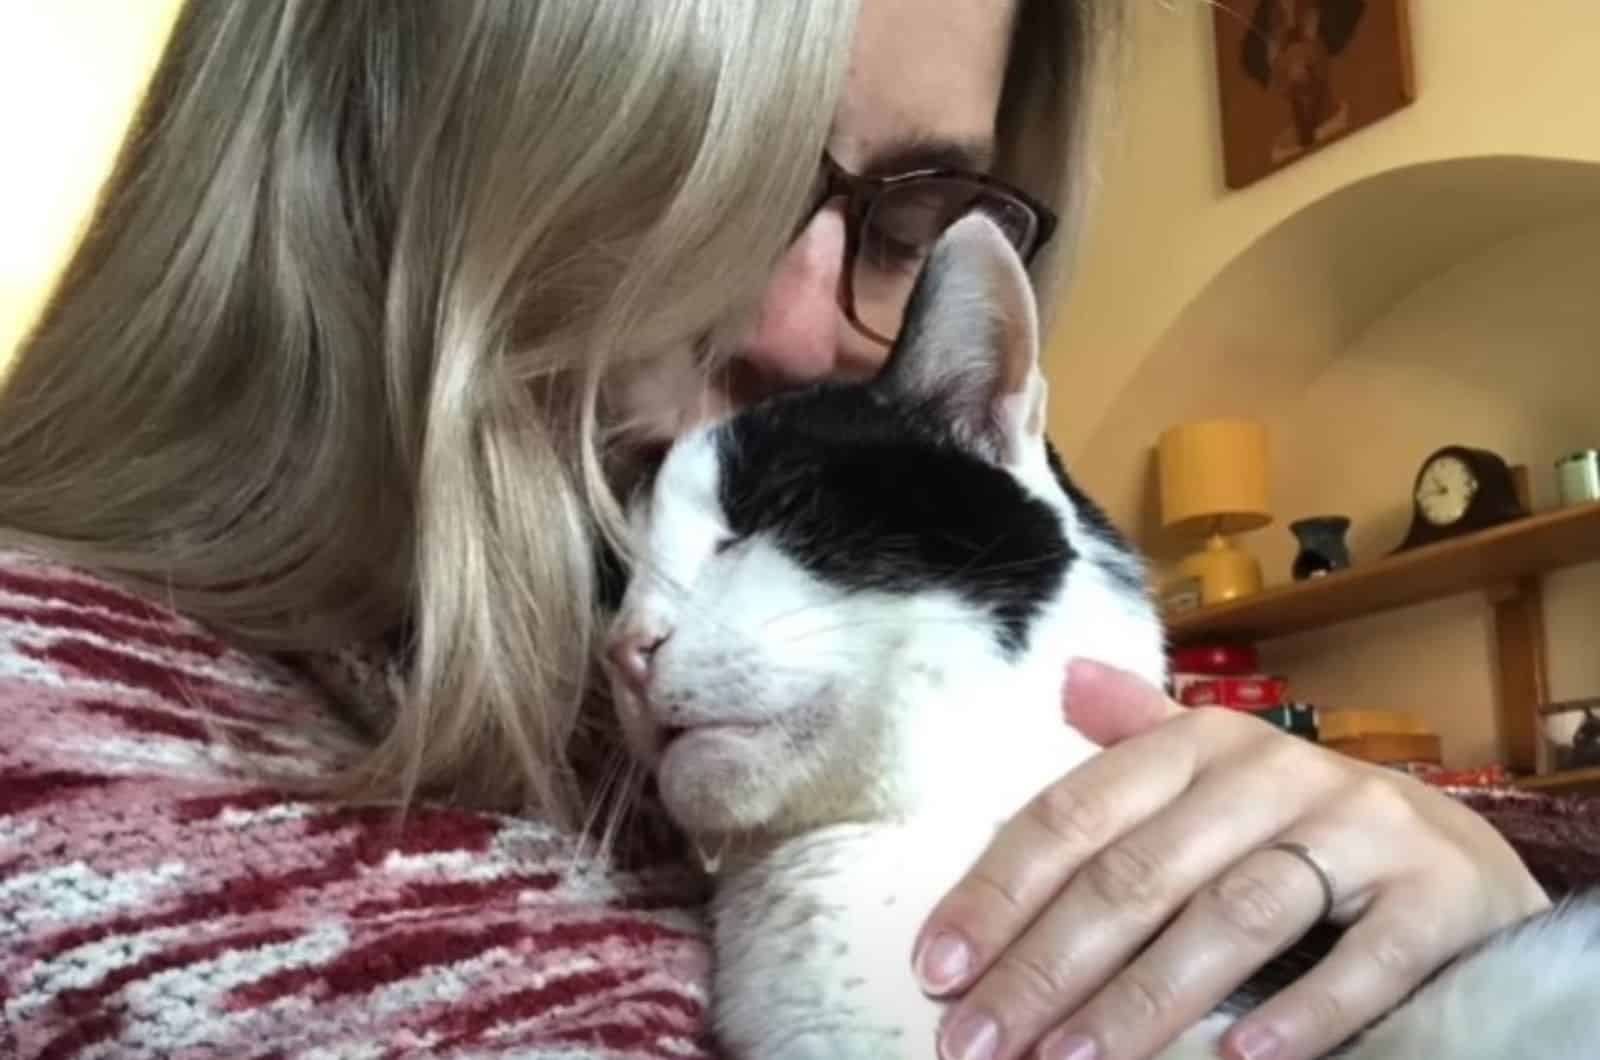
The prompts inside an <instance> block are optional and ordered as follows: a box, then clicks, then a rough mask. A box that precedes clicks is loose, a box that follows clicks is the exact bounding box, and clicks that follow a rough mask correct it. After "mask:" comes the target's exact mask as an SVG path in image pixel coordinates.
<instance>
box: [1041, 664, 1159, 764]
mask: <svg viewBox="0 0 1600 1060" xmlns="http://www.w3.org/2000/svg"><path fill="white" fill-rule="evenodd" d="M1062 705H1063V709H1064V711H1065V713H1066V716H1067V722H1068V723H1069V724H1070V725H1072V727H1073V728H1075V729H1077V730H1078V731H1079V732H1081V733H1082V734H1083V735H1084V736H1085V737H1086V738H1087V739H1088V740H1089V741H1090V742H1092V743H1095V744H1098V745H1099V746H1101V747H1109V746H1111V745H1112V744H1116V743H1121V742H1122V741H1124V740H1127V739H1130V738H1131V737H1134V736H1138V735H1139V734H1140V733H1142V732H1148V731H1149V730H1151V729H1153V728H1155V727H1156V726H1157V725H1160V724H1161V723H1162V722H1164V721H1166V720H1167V719H1169V718H1173V717H1176V716H1177V715H1179V714H1181V713H1183V708H1182V707H1180V706H1179V705H1178V704H1176V703H1174V702H1173V701H1172V700H1170V699H1168V698H1167V697H1166V696H1165V695H1163V694H1162V692H1161V690H1160V689H1159V688H1156V687H1155V686H1154V685H1151V684H1149V683H1148V682H1146V681H1140V680H1138V679H1137V678H1135V677H1133V676H1132V675H1130V674H1128V673H1125V672H1124V671H1122V670H1117V669H1115V668H1113V667H1110V666H1106V665H1105V664H1104V663H1097V662H1093V661H1091V660H1089V659H1076V660H1074V661H1073V662H1072V664H1071V665H1070V666H1068V667H1067V682H1066V685H1065V686H1064V688H1063V691H1062Z"/></svg>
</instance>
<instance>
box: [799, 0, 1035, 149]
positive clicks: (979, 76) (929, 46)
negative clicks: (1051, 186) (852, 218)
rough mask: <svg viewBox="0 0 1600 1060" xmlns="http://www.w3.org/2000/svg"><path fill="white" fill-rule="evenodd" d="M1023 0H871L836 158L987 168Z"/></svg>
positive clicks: (836, 137) (843, 107) (865, 6)
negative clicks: (1013, 30) (1015, 23)
mask: <svg viewBox="0 0 1600 1060" xmlns="http://www.w3.org/2000/svg"><path fill="white" fill-rule="evenodd" d="M1017 2H1018V0H862V3H861V14H860V17H859V19H858V21H857V24H856V33H855V39H854V43H853V46H852V51H851V60H850V68H849V74H848V78H847V80H846V83H845V88H844V93H843V96H842V98H841V100H840V104H839V110H838V112H837V113H836V114H835V116H834V123H833V130H832V134H831V137H830V140H829V145H828V146H829V150H830V151H831V152H832V154H833V156H834V158H836V159H837V160H838V161H839V163H840V164H841V165H843V166H844V167H845V168H847V169H850V170H853V171H855V172H868V171H884V170H888V169H901V170H904V169H909V168H918V167H919V166H921V165H926V164H929V163H931V162H939V163H951V162H956V163H959V164H963V165H964V166H966V167H968V168H978V169H982V168H987V164H988V159H989V156H990V155H992V153H993V142H994V129H995V116H996V111H997V110H998V108H999V104H1000V91H1001V86H1002V85H1003V84H1004V81H1005V67H1006V59H1007V54H1008V51H1009V45H1010V40H1011V25H1012V21H1013V18H1014V16H1015V12H1016V6H1017ZM919 156H925V157H919Z"/></svg>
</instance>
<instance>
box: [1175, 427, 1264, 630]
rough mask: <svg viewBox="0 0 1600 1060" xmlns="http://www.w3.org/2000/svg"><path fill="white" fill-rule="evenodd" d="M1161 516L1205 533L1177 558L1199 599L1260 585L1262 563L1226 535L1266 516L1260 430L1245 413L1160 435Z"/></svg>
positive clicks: (1231, 596)
mask: <svg viewBox="0 0 1600 1060" xmlns="http://www.w3.org/2000/svg"><path fill="white" fill-rule="evenodd" d="M1158 456H1159V468H1160V471H1159V473H1160V477H1161V522H1162V525H1163V526H1165V527H1166V528H1167V529H1169V530H1175V531H1177V532H1178V533H1183V534H1205V535H1206V542H1205V545H1204V547H1202V548H1200V549H1199V550H1197V551H1195V552H1192V553H1190V554H1189V555H1188V556H1185V557H1184V559H1183V560H1182V561H1181V562H1180V563H1179V564H1178V575H1179V577H1181V578H1192V579H1194V580H1196V581H1197V582H1199V585H1200V602H1201V603H1202V604H1218V603H1224V602H1226V601H1228V600H1236V599H1239V598H1240V597H1245V596H1249V595H1251V594H1252V593H1257V592H1260V591H1261V564H1260V563H1259V562H1258V561H1257V560H1256V558H1255V557H1254V556H1252V555H1250V554H1249V553H1248V552H1244V551H1241V550H1240V549H1238V548H1235V547H1234V545H1233V543H1232V542H1231V541H1229V540H1228V536H1229V535H1231V534H1241V533H1245V532H1247V531H1250V530H1258V529H1260V528H1261V527H1263V526H1266V525H1267V524H1269V523H1271V522H1272V513H1271V511H1270V510H1269V509H1268V507H1267V429H1266V426H1265V425H1264V424H1261V423H1257V422H1255V421H1253V420H1244V419H1212V420H1202V421H1200V422H1196V423H1185V424H1180V425H1178V426H1176V427H1172V428H1170V429H1169V430H1167V431H1166V432H1165V433H1163V434H1162V435H1161V442H1160V446H1159V449H1158Z"/></svg>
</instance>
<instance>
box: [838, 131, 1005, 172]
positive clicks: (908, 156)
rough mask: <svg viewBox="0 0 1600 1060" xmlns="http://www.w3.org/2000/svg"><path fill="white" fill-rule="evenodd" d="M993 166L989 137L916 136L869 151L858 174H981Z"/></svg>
mask: <svg viewBox="0 0 1600 1060" xmlns="http://www.w3.org/2000/svg"><path fill="white" fill-rule="evenodd" d="M993 164H994V139H993V137H973V138H970V139H966V138H955V137H945V136H934V135H930V134H918V135H913V136H908V137H906V138H904V139H900V140H893V141H890V142H888V143H885V144H881V145H879V146H877V147H875V148H873V149H872V150H871V151H869V152H868V153H867V156H866V160H865V162H864V164H863V165H862V168H861V174H862V176H869V177H891V176H894V175H896V174H898V173H909V172H911V171H912V170H917V169H965V170H971V171H973V172H978V173H984V172H987V171H988V169H989V167H990V166H991V165H993Z"/></svg>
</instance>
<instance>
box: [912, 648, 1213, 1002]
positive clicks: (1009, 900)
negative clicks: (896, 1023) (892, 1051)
mask: <svg viewBox="0 0 1600 1060" xmlns="http://www.w3.org/2000/svg"><path fill="white" fill-rule="evenodd" d="M1066 707H1067V711H1068V714H1069V718H1070V720H1071V722H1072V723H1073V724H1074V725H1078V726H1080V727H1081V728H1083V729H1084V731H1085V733H1086V735H1088V737H1089V738H1090V739H1091V740H1095V741H1096V742H1103V743H1112V742H1120V741H1123V740H1130V739H1132V738H1133V737H1134V736H1135V735H1136V734H1138V733H1143V732H1146V731H1147V730H1150V731H1149V732H1148V738H1147V740H1146V741H1145V742H1146V743H1147V744H1148V745H1150V746H1151V749H1152V752H1153V753H1154V754H1156V755H1159V756H1160V760H1161V761H1163V762H1164V763H1165V766H1166V767H1165V768H1163V769H1162V770H1160V771H1159V773H1154V772H1150V771H1144V772H1143V773H1142V774H1141V775H1140V776H1139V780H1138V782H1137V783H1134V782H1133V780H1132V777H1131V776H1130V773H1137V772H1138V771H1136V770H1130V768H1129V762H1128V761H1125V758H1130V757H1131V756H1132V755H1136V754H1138V753H1139V752H1138V750H1134V751H1133V752H1131V753H1130V752H1123V753H1121V754H1115V755H1112V754H1111V753H1110V752H1107V753H1102V754H1100V755H1097V756H1096V757H1095V758H1093V759H1091V760H1090V761H1089V762H1088V763H1086V764H1084V765H1083V766H1080V767H1079V768H1078V769H1077V770H1075V771H1073V772H1072V773H1070V774H1068V776H1067V777H1066V778H1065V779H1063V780H1062V781H1061V782H1059V783H1057V784H1054V785H1052V786H1051V787H1050V788H1048V789H1046V790H1045V791H1044V792H1042V793H1041V794H1040V795H1039V796H1038V797H1037V798H1035V799H1034V800H1033V801H1032V802H1031V803H1030V804H1029V805H1028V806H1027V807H1026V808H1025V809H1024V810H1023V812H1022V813H1020V814H1019V815H1017V816H1016V817H1014V818H1012V819H1011V820H1010V821H1009V822H1008V823H1007V824H1006V825H1005V826H1004V827H1003V828H1001V830H1000V832H999V833H998V834H997V835H996V836H995V838H994V840H993V841H991V842H990V843H989V845H988V847H987V848H986V850H985V852H984V854H983V855H982V856H981V857H980V858H979V860H978V862H977V863H976V864H975V865H974V866H973V868H972V869H971V870H970V871H969V872H968V873H967V874H966V875H965V876H964V877H963V878H962V880H961V881H960V883H958V884H957V885H956V887H955V888H954V889H953V890H951V891H950V892H949V894H948V895H947V896H946V897H945V899H944V900H943V901H942V902H940V904H939V905H938V907H936V908H935V909H934V911H933V912H932V913H931V914H930V915H929V917H928V919H927V926H926V928H925V929H924V931H923V932H922V934H921V936H920V937H919V939H918V941H917V944H916V948H915V950H914V952H913V964H914V966H915V968H916V971H917V975H918V978H919V979H920V980H921V982H922V985H923V988H924V989H926V990H927V991H928V992H929V993H932V994H947V993H950V992H952V991H955V990H959V989H961V988H963V987H965V986H967V985H968V984H970V983H971V982H972V980H973V979H975V978H976V977H977V976H978V975H980V974H981V973H982V972H983V970H984V969H985V968H986V967H987V966H988V965H989V963H990V962H991V961H993V959H994V957H995V956H996V954H998V953H999V952H1000V951H1001V950H1002V949H1004V948H1005V946H1006V945H1007V944H1009V943H1010V942H1011V941H1012V940H1013V939H1015V938H1016V937H1017V936H1018V935H1020V934H1021V933H1022V930H1023V928H1025V927H1026V926H1027V924H1028V923H1029V922H1031V921H1032V920H1033V919H1034V917H1036V916H1037V915H1038V914H1039V911H1040V910H1041V909H1042V908H1044V906H1045V903H1047V902H1048V901H1050V900H1051V899H1052V898H1054V897H1055V895H1056V893H1057V892H1058V891H1059V890H1060V889H1061V887H1062V886H1063V885H1064V884H1065V883H1066V881H1067V880H1068V879H1069V878H1070V877H1071V875H1072V873H1073V872H1075V871H1076V870H1077V868H1078V867H1079V866H1080V865H1081V864H1082V863H1083V862H1084V861H1085V860H1086V859H1087V858H1088V857H1089V856H1090V855H1091V854H1093V853H1095V852H1096V851H1098V850H1099V849H1100V848H1101V847H1103V846H1104V845H1105V844H1106V843H1109V842H1111V841H1112V840H1113V839H1115V838H1117V837H1118V836H1120V835H1122V834H1123V833H1124V832H1126V831H1127V830H1128V829H1130V828H1132V827H1134V826H1135V825H1137V824H1138V823H1139V822H1141V821H1143V820H1145V819H1146V818H1148V817H1149V816H1150V815H1151V814H1153V813H1155V812H1157V811H1158V810H1160V809H1161V807H1163V806H1164V805H1166V804H1167V803H1168V802H1169V801H1171V800H1172V799H1173V798H1175V797H1176V796H1177V795H1178V793H1179V792H1181V791H1182V790H1183V789H1184V787H1186V786H1187V785H1188V783H1189V779H1190V777H1191V776H1192V775H1193V773H1194V771H1195V770H1196V769H1197V768H1198V765H1199V763H1198V761H1197V760H1196V756H1195V754H1194V753H1193V748H1192V747H1190V746H1187V745H1185V744H1183V743H1182V742H1181V736H1180V735H1179V734H1176V733H1172V732H1167V731H1164V730H1162V729H1160V728H1157V727H1156V726H1157V725H1158V723H1159V722H1160V721H1162V720H1164V719H1166V718H1170V717H1171V716H1172V715H1173V714H1174V713H1177V712H1179V711H1180V709H1181V708H1178V707H1177V705H1176V704H1173V703H1172V702H1171V701H1170V700H1168V699H1167V698H1166V697H1165V696H1164V695H1162V694H1161V691H1160V689H1158V688H1155V687H1154V686H1152V685H1150V684H1149V683H1148V682H1145V681H1140V680H1139V679H1137V678H1135V677H1133V676H1132V675H1131V674H1127V673H1124V672H1123V671H1120V670H1116V669H1113V668H1111V667H1107V666H1104V665H1101V664H1099V663H1092V662H1088V661H1077V662H1074V663H1073V664H1072V665H1071V667H1069V670H1068V680H1067V692H1066ZM1091 729H1094V730H1096V731H1092V732H1091V731H1089V730H1091ZM1147 753H1150V752H1147ZM1133 761H1137V759H1136V758H1135V759H1133Z"/></svg>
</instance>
